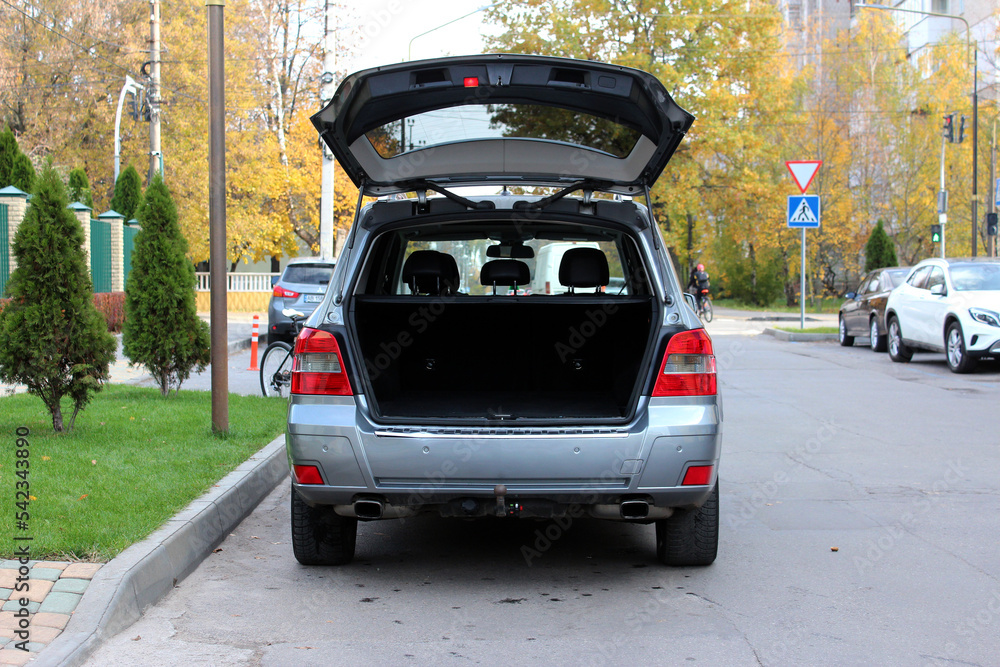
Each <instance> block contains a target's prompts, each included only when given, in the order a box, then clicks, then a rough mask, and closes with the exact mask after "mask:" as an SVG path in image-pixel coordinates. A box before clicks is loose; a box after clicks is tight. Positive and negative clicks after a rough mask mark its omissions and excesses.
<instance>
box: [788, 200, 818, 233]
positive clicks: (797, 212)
mask: <svg viewBox="0 0 1000 667" xmlns="http://www.w3.org/2000/svg"><path fill="white" fill-rule="evenodd" d="M819 217H820V214H819V195H789V196H788V226H789V227H819Z"/></svg>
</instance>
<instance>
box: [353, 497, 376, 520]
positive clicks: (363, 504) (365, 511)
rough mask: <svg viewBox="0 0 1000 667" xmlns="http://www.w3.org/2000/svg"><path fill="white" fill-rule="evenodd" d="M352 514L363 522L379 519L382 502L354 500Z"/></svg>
mask: <svg viewBox="0 0 1000 667" xmlns="http://www.w3.org/2000/svg"><path fill="white" fill-rule="evenodd" d="M354 514H355V516H357V517H358V518H359V519H363V520H374V519H381V518H382V502H381V501H378V500H355V501H354Z"/></svg>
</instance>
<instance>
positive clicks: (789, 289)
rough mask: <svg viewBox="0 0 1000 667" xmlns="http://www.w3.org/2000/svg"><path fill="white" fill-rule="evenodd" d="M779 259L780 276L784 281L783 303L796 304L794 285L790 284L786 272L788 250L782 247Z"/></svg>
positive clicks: (790, 305) (787, 304)
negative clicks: (780, 264) (780, 261)
mask: <svg viewBox="0 0 1000 667" xmlns="http://www.w3.org/2000/svg"><path fill="white" fill-rule="evenodd" d="M781 260H782V266H781V277H782V279H783V281H784V283H785V305H786V306H788V307H792V306H794V305H796V302H795V285H793V284H792V281H791V276H790V275H789V272H788V252H787V251H786V250H785V249H784V248H782V249H781Z"/></svg>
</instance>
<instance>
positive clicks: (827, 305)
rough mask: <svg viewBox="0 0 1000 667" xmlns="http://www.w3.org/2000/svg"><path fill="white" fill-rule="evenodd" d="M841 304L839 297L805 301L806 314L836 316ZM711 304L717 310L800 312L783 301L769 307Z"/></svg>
mask: <svg viewBox="0 0 1000 667" xmlns="http://www.w3.org/2000/svg"><path fill="white" fill-rule="evenodd" d="M842 303H844V299H843V297H839V296H838V297H827V298H823V299H815V300H813V301H808V300H807V301H806V312H807V313H812V314H813V315H817V314H836V313H838V312H840V306H841V304H842ZM712 304H713V305H714V306H716V307H719V308H732V309H733V310H754V311H769V312H776V313H794V314H798V313H799V312H801V309H800V308H799V307H798V306H786V305H785V301H784V300H781V301H776V302H775V303H773V304H771V305H770V306H754V305H750V304H746V303H743V302H742V301H737V300H736V299H712Z"/></svg>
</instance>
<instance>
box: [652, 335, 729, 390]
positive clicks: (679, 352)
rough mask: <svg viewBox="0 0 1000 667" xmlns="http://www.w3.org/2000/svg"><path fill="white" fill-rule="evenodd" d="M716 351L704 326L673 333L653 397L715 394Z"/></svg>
mask: <svg viewBox="0 0 1000 667" xmlns="http://www.w3.org/2000/svg"><path fill="white" fill-rule="evenodd" d="M716 393H717V392H716V382H715V354H714V353H713V351H712V339H711V338H709V337H708V334H707V333H706V332H705V330H704V329H692V330H691V331H682V332H681V333H679V334H674V337H673V338H671V339H670V342H669V343H667V351H666V352H664V353H663V363H662V364H661V365H660V373H659V375H657V376H656V384H655V385H654V386H653V396H714V395H715V394H716Z"/></svg>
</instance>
